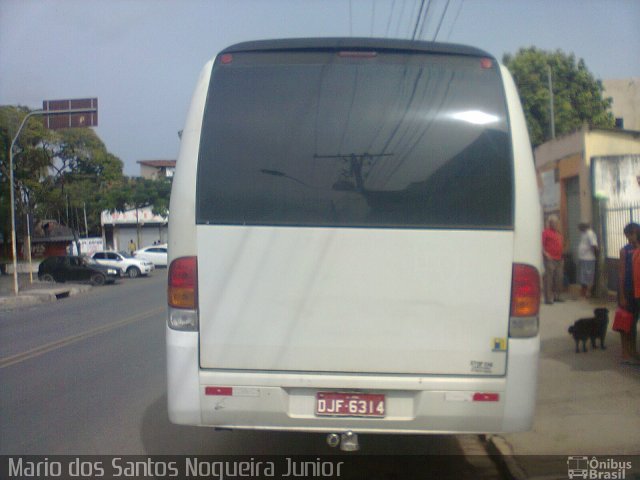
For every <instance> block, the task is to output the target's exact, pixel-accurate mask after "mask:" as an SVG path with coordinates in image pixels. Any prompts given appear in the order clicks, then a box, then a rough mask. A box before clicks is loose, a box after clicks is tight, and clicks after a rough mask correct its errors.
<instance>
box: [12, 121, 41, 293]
mask: <svg viewBox="0 0 640 480" xmlns="http://www.w3.org/2000/svg"><path fill="white" fill-rule="evenodd" d="M43 113H44V110H34V111H32V112H29V113H27V115H26V116H25V117H24V118H23V119H22V123H21V124H20V128H18V133H16V136H15V137H13V140H12V141H11V146H10V147H9V190H10V201H11V254H12V255H13V294H14V295H18V291H19V288H18V253H17V248H16V207H15V198H14V197H15V194H14V184H13V147H14V145H15V144H16V141H17V140H18V137H19V136H20V132H21V131H22V129H23V128H24V126H25V124H26V123H27V120H29V118H31V117H33V116H34V115H42V114H43Z"/></svg>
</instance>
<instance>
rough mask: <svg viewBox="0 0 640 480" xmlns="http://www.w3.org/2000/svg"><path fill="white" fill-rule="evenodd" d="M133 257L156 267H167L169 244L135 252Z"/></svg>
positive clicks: (152, 246)
mask: <svg viewBox="0 0 640 480" xmlns="http://www.w3.org/2000/svg"><path fill="white" fill-rule="evenodd" d="M133 256H134V257H136V258H141V259H144V260H147V261H149V262H151V263H153V264H154V265H155V266H156V267H166V266H167V244H166V243H164V244H162V245H151V246H149V247H144V248H141V249H140V250H136V251H135V252H133Z"/></svg>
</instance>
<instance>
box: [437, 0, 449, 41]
mask: <svg viewBox="0 0 640 480" xmlns="http://www.w3.org/2000/svg"><path fill="white" fill-rule="evenodd" d="M450 1H451V0H447V3H446V5H445V6H444V11H443V12H442V16H441V17H440V22H438V28H437V29H436V34H435V35H434V36H433V41H434V42H435V41H436V38H438V33H439V32H440V27H442V21H443V20H444V17H445V15H446V14H447V9H448V8H449V2H450Z"/></svg>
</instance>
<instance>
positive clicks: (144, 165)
mask: <svg viewBox="0 0 640 480" xmlns="http://www.w3.org/2000/svg"><path fill="white" fill-rule="evenodd" d="M138 164H140V176H141V177H142V178H148V179H150V180H158V179H161V178H172V177H173V174H174V173H175V171H176V161H175V160H138Z"/></svg>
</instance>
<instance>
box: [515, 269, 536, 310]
mask: <svg viewBox="0 0 640 480" xmlns="http://www.w3.org/2000/svg"><path fill="white" fill-rule="evenodd" d="M539 310H540V274H539V273H538V270H537V269H536V268H535V267H532V266H531V265H523V264H521V263H516V264H514V265H513V277H512V281H511V316H512V317H535V316H537V315H538V311H539Z"/></svg>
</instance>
